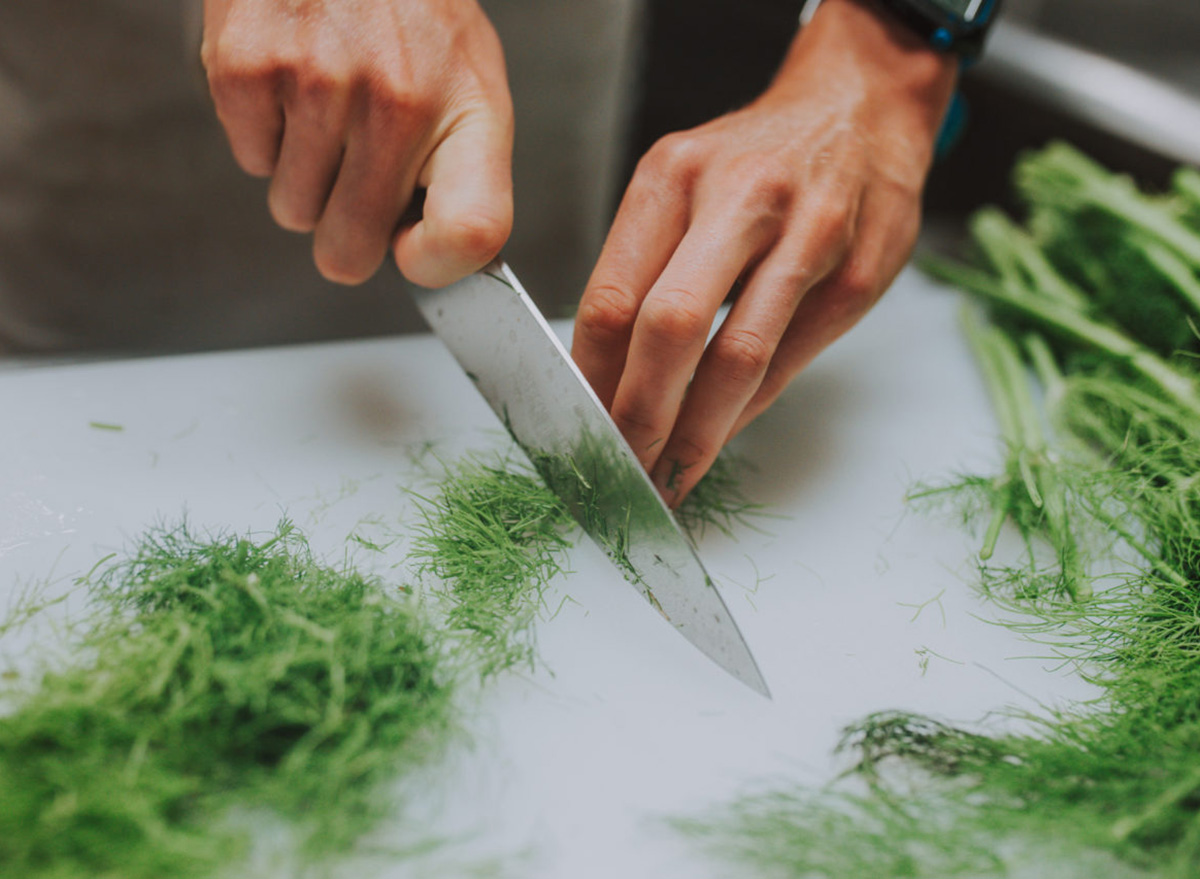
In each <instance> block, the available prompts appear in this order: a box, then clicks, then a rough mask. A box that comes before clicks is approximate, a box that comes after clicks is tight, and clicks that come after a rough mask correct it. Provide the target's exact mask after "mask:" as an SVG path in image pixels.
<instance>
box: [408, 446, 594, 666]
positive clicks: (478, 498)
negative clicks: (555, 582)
mask: <svg viewBox="0 0 1200 879" xmlns="http://www.w3.org/2000/svg"><path fill="white" fill-rule="evenodd" d="M417 499H418V506H419V509H420V515H421V522H420V524H419V525H418V526H417V533H416V537H415V539H414V540H413V543H412V549H411V558H412V560H413V561H414V562H415V563H416V565H417V570H418V572H421V573H429V574H432V575H434V576H435V577H436V578H438V579H439V580H440V581H441V583H442V584H444V585H443V586H442V587H441V588H440V590H438V591H437V592H436V594H437V595H438V596H439V597H440V598H441V599H442V604H443V606H444V608H445V617H446V625H447V626H448V627H449V628H450V629H452V630H454V631H457V632H460V633H464V634H466V635H468V636H469V637H470V638H471V640H472V643H473V652H474V654H475V655H476V656H477V657H478V659H479V661H480V663H481V672H482V674H483V676H484V677H488V676H490V675H493V674H496V673H498V672H502V671H506V670H508V669H510V668H514V667H517V666H522V667H526V668H530V667H532V666H534V665H535V664H536V655H537V651H536V643H535V640H534V623H535V622H536V620H537V617H538V614H539V612H541V611H542V610H544V609H545V593H546V588H547V585H548V584H549V582H550V580H552V579H553V578H554V577H555V576H556V575H557V574H559V573H561V572H562V571H563V570H564V569H565V566H566V564H567V561H566V553H567V550H568V549H569V547H570V546H571V540H570V538H569V536H568V535H569V529H570V526H571V525H572V524H573V522H572V520H571V516H570V514H569V513H568V512H567V509H566V507H565V506H564V505H563V503H562V501H560V500H559V499H558V498H557V497H556V496H555V495H554V494H553V493H552V492H551V491H550V490H549V489H547V488H546V486H545V485H544V484H543V483H542V481H541V480H540V479H539V478H538V476H537V474H536V473H534V472H533V471H532V470H530V469H528V468H527V467H523V466H522V465H521V464H519V463H518V462H517V461H516V460H515V459H514V458H513V457H511V456H509V457H506V458H501V459H498V460H496V461H494V462H491V463H488V462H485V461H483V460H480V459H478V458H471V457H468V458H464V459H463V460H461V461H459V462H458V463H457V464H455V465H453V466H451V467H448V468H447V470H446V473H445V475H444V476H443V477H442V478H441V480H440V484H439V487H438V491H437V493H436V494H434V495H433V496H431V497H424V496H421V495H417Z"/></svg>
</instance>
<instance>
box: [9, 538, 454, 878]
mask: <svg viewBox="0 0 1200 879" xmlns="http://www.w3.org/2000/svg"><path fill="white" fill-rule="evenodd" d="M87 585H88V589H89V592H90V598H91V604H90V608H91V609H90V611H89V614H88V615H87V617H86V618H85V619H82V620H79V621H77V622H76V623H75V624H74V625H72V626H71V629H70V631H71V633H72V634H73V635H74V636H76V637H77V639H78V640H77V641H76V643H75V644H74V645H73V647H74V648H75V653H74V656H75V658H74V660H72V661H65V662H54V661H51V662H50V664H49V665H48V666H47V667H45V668H44V669H41V674H40V677H38V678H37V679H36V680H35V681H32V682H31V685H30V687H29V688H28V690H27V691H26V690H23V688H22V687H21V685H20V684H19V683H11V684H10V685H9V686H8V687H6V691H5V692H4V693H3V697H4V702H5V703H6V704H11V705H13V706H14V707H13V710H12V711H11V713H8V714H7V715H5V716H3V717H0V873H2V874H3V875H5V876H14V877H15V876H20V877H23V879H37V877H74V876H80V877H82V876H89V877H105V876H112V877H117V876H120V877H128V879H137V877H147V879H150V877H156V879H157V877H162V876H206V875H210V874H212V873H213V872H214V870H215V869H216V868H218V867H219V866H221V865H222V864H224V863H227V862H229V861H230V860H232V859H235V858H237V857H238V856H239V855H240V854H241V853H242V852H243V851H244V849H245V847H246V844H247V840H246V838H245V837H244V835H243V834H242V833H241V832H239V831H238V830H237V828H235V827H234V826H233V822H232V821H230V820H229V818H230V813H229V810H230V809H231V808H233V807H235V806H236V807H238V808H244V809H251V810H255V809H259V810H263V811H264V813H265V814H269V815H271V816H273V817H278V818H283V819H286V820H288V821H289V822H291V823H292V825H293V826H294V828H295V830H296V832H297V839H298V840H299V841H300V847H301V850H302V851H303V852H304V853H305V854H306V856H310V857H311V856H320V855H326V854H330V853H333V852H337V851H341V850H343V849H345V848H347V847H348V846H349V845H350V843H352V842H353V841H354V840H355V839H356V838H357V837H358V836H359V835H360V834H361V833H362V832H364V831H365V830H366V829H368V828H369V827H370V826H372V825H373V824H374V822H375V821H376V820H377V819H378V817H379V813H380V809H381V806H380V805H379V803H380V802H382V801H381V800H380V799H379V798H377V794H378V791H377V789H376V788H377V787H378V783H379V782H381V781H383V780H384V779H386V778H390V777H392V776H393V775H394V774H395V773H397V772H398V771H399V770H400V769H401V768H402V767H403V766H405V765H411V764H412V763H414V762H415V761H419V760H421V759H422V758H423V757H425V756H427V755H428V754H429V753H430V751H431V750H432V749H433V748H434V747H435V746H436V745H437V744H438V743H439V742H441V741H442V739H443V738H444V735H445V733H446V731H447V729H448V728H449V722H450V717H451V706H450V692H451V690H450V686H449V683H450V682H449V681H447V680H445V679H444V676H443V675H442V674H441V671H440V665H441V658H440V648H439V643H438V641H439V639H438V635H437V632H436V631H435V630H434V629H433V628H431V627H430V625H429V624H428V623H426V622H425V621H424V620H423V619H422V618H421V617H420V616H419V615H418V613H417V612H416V611H415V610H414V607H413V605H412V603H411V602H408V601H403V600H397V599H396V598H394V597H393V596H392V595H390V594H389V593H388V591H387V590H385V589H384V588H382V587H381V585H380V584H379V583H376V582H374V581H371V580H368V579H365V578H363V577H361V576H359V575H357V574H355V573H353V572H351V571H340V570H332V569H330V568H327V567H323V566H321V565H319V564H317V563H316V562H315V561H314V560H313V559H312V557H311V556H310V554H309V552H308V550H307V547H306V546H305V544H304V541H303V540H302V538H301V537H300V536H299V535H298V534H297V533H296V532H295V530H293V529H292V527H291V526H290V525H286V524H285V525H283V526H282V527H281V528H280V529H279V530H278V532H277V533H275V534H274V535H271V536H269V537H268V538H266V539H263V540H255V539H253V538H249V537H228V538H217V539H200V538H198V537H196V536H194V535H192V534H190V533H189V532H188V530H187V529H186V528H182V527H181V528H178V529H175V530H157V531H153V532H151V533H149V534H148V535H146V536H145V537H144V538H143V539H142V541H141V542H140V544H139V545H138V546H137V547H136V548H135V549H134V551H133V553H132V555H131V557H130V558H129V559H128V560H127V561H124V562H120V563H116V564H114V565H113V566H111V567H109V568H107V569H106V570H104V571H102V572H101V573H99V574H95V575H93V576H92V577H91V578H90V579H89V581H88V584H87Z"/></svg>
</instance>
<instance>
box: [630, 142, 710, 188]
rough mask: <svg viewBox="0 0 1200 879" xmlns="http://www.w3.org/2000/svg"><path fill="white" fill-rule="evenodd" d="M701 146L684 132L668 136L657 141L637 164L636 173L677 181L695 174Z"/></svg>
mask: <svg viewBox="0 0 1200 879" xmlns="http://www.w3.org/2000/svg"><path fill="white" fill-rule="evenodd" d="M702 149H703V148H702V146H701V144H700V142H699V140H698V139H697V138H696V137H695V136H693V135H690V134H688V133H686V132H680V133H675V134H668V135H666V136H665V137H663V138H661V139H660V140H658V141H657V142H656V143H655V144H654V146H652V147H651V148H650V150H649V152H647V153H646V155H645V156H644V157H643V158H642V160H641V161H640V162H639V163H638V171H639V172H641V173H643V174H648V175H649V176H651V177H654V178H667V179H671V180H677V179H679V178H688V177H691V176H693V175H694V174H695V172H696V170H697V168H698V166H699V164H700V159H701V156H700V153H701V151H702Z"/></svg>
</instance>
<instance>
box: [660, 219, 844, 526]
mask: <svg viewBox="0 0 1200 879" xmlns="http://www.w3.org/2000/svg"><path fill="white" fill-rule="evenodd" d="M834 213H835V212H834V211H832V210H827V211H823V212H821V213H820V214H819V215H818V216H817V217H816V218H815V219H814V220H812V221H811V222H807V223H805V224H804V228H803V229H800V230H799V231H797V232H792V233H791V234H789V235H787V236H785V237H784V238H783V239H782V240H781V241H780V243H779V244H778V245H777V246H776V247H775V249H774V250H772V252H771V254H770V255H769V256H768V257H767V258H766V259H765V260H764V261H763V263H762V264H761V265H760V266H759V267H758V268H757V269H756V270H755V271H754V273H753V274H752V275H751V276H750V278H749V279H748V280H747V282H746V285H745V286H744V287H743V289H742V292H741V296H740V297H739V298H738V301H737V302H736V303H735V304H734V306H733V308H732V310H731V311H730V313H729V316H728V317H727V318H726V319H725V322H724V323H723V324H722V325H721V327H720V329H719V330H718V331H717V332H716V334H715V335H714V336H713V338H712V341H711V342H709V344H708V346H707V348H706V349H705V351H704V354H703V356H702V357H701V359H700V364H699V366H697V368H696V374H695V376H694V378H693V380H692V382H691V385H690V386H689V388H688V390H687V395H686V397H685V398H684V402H683V405H682V407H681V409H680V412H679V418H678V420H677V421H676V423H675V425H674V428H673V429H672V431H671V436H670V438H669V439H668V440H667V442H666V444H665V446H664V447H663V450H662V455H661V457H660V458H659V460H658V462H657V464H656V465H655V467H654V470H653V472H652V473H651V478H652V479H653V481H654V483H655V485H656V486H658V489H659V491H660V493H662V495H663V497H664V498H665V499H666V501H667V503H668V504H669V505H671V506H677V505H678V504H679V503H680V502H681V501H682V500H683V499H684V498H685V497H686V496H687V494H688V493H689V492H690V491H691V490H692V488H693V487H694V486H695V485H696V483H697V482H699V481H700V479H701V478H703V476H704V474H705V473H707V472H708V469H709V467H711V466H712V463H713V461H715V460H716V457H717V455H718V453H719V452H720V451H721V449H722V447H724V445H725V441H726V439H727V437H728V436H729V433H730V431H731V430H732V429H733V426H734V424H735V423H736V422H737V419H738V416H739V415H741V414H742V412H743V411H744V410H745V408H746V406H747V404H748V403H749V402H750V400H751V399H753V397H754V394H755V393H756V392H757V390H758V388H759V386H760V385H761V384H762V381H763V378H764V376H765V375H766V373H767V370H768V368H769V366H770V363H771V361H772V360H773V359H774V357H775V352H776V350H777V348H778V347H779V344H780V341H781V340H782V338H783V335H784V332H785V331H786V329H787V327H788V326H789V324H790V323H791V321H792V317H793V315H794V314H795V312H796V309H797V307H798V306H799V304H800V302H801V301H802V300H803V298H804V296H805V294H806V293H808V291H809V290H810V289H811V288H812V287H813V286H814V285H815V284H816V283H818V282H819V281H820V280H821V279H822V278H823V277H825V276H826V275H828V274H829V273H830V272H831V271H832V270H833V269H834V268H835V267H836V266H837V265H838V263H839V262H841V260H842V258H843V256H844V254H845V252H846V246H847V242H848V240H849V235H850V231H851V225H852V222H853V218H852V217H850V216H848V215H838V216H835V215H834Z"/></svg>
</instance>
